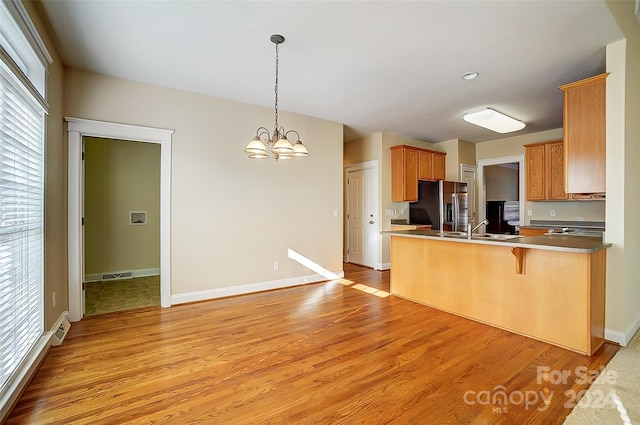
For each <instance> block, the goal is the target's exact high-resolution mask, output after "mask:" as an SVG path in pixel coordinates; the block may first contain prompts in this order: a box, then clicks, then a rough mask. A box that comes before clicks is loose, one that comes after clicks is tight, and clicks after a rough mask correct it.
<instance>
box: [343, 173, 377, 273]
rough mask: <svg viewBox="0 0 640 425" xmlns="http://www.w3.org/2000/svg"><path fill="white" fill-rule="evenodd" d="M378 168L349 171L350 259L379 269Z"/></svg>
mask: <svg viewBox="0 0 640 425" xmlns="http://www.w3.org/2000/svg"><path fill="white" fill-rule="evenodd" d="M377 182H378V168H377V166H375V167H371V168H363V169H356V170H351V171H348V172H347V262H349V263H355V264H360V265H363V266H367V267H372V268H375V266H376V253H377V248H378V240H379V238H378V237H379V234H380V223H379V220H378V183H377Z"/></svg>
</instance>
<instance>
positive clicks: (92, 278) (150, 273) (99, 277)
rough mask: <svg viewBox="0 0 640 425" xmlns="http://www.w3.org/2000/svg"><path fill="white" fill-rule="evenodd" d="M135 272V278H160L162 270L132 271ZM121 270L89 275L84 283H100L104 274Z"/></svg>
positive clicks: (85, 277) (85, 276)
mask: <svg viewBox="0 0 640 425" xmlns="http://www.w3.org/2000/svg"><path fill="white" fill-rule="evenodd" d="M132 271H133V277H146V276H159V275H160V269H159V268H154V269H138V270H132ZM120 272H121V270H119V271H116V272H114V271H107V272H102V273H89V274H86V275H84V281H85V282H100V281H101V280H102V275H103V274H110V273H120Z"/></svg>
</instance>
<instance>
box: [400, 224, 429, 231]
mask: <svg viewBox="0 0 640 425" xmlns="http://www.w3.org/2000/svg"><path fill="white" fill-rule="evenodd" d="M391 230H431V225H430V224H392V225H391Z"/></svg>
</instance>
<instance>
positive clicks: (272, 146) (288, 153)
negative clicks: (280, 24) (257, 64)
mask: <svg viewBox="0 0 640 425" xmlns="http://www.w3.org/2000/svg"><path fill="white" fill-rule="evenodd" d="M271 42H272V43H274V44H275V45H276V90H275V92H276V101H275V111H276V113H275V125H274V130H273V134H271V135H270V134H269V130H267V129H266V128H265V127H258V129H257V130H256V137H254V138H253V140H251V141H250V142H249V144H248V145H247V147H246V148H245V149H244V151H245V152H246V153H248V154H249V158H252V159H264V158H269V157H270V155H269V151H270V152H271V154H272V155H273V158H274V159H275V160H276V161H277V160H279V159H291V158H299V157H305V156H309V151H307V148H306V147H305V146H304V145H303V144H302V142H301V141H300V135H299V134H298V132H297V131H295V130H289V131H285V129H284V127H282V126H278V46H279V45H280V44H282V43H284V37H283V36H281V35H278V34H274V35H272V36H271ZM290 133H295V136H296V142H295V143H294V144H293V145H292V144H291V142H290V141H289V139H288V138H287V135H288V134H290ZM263 136H264V140H263Z"/></svg>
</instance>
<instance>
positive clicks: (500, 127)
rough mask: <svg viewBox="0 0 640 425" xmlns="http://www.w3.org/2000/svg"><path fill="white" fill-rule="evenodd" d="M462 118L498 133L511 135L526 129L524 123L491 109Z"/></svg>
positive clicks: (473, 112) (468, 113)
mask: <svg viewBox="0 0 640 425" xmlns="http://www.w3.org/2000/svg"><path fill="white" fill-rule="evenodd" d="M462 118H463V119H464V120H465V121H467V122H470V123H471V124H475V125H479V126H480V127H484V128H488V129H489V130H492V131H495V132H496V133H511V132H512V131H518V130H522V129H523V128H524V127H525V123H523V122H522V121H518V120H516V119H514V118H511V117H509V116H507V115H505V114H503V113H501V112H498V111H496V110H494V109H491V108H482V109H478V110H475V111H471V112H467V113H466V114H464V116H463V117H462Z"/></svg>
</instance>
